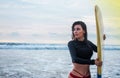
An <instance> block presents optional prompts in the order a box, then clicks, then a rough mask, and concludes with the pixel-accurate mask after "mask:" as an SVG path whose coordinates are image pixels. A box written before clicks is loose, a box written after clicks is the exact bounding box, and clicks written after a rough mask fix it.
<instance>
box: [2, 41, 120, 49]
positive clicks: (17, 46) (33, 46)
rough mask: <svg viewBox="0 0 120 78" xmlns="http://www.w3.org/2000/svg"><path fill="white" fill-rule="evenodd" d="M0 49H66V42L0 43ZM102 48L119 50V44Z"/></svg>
mask: <svg viewBox="0 0 120 78" xmlns="http://www.w3.org/2000/svg"><path fill="white" fill-rule="evenodd" d="M0 49H13V50H15V49H17V50H68V47H67V44H35V43H0ZM103 49H104V50H120V45H105V46H104V48H103Z"/></svg>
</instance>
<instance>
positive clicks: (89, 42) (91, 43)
mask: <svg viewBox="0 0 120 78" xmlns="http://www.w3.org/2000/svg"><path fill="white" fill-rule="evenodd" d="M87 43H88V44H90V45H95V44H94V43H93V42H92V41H90V40H87Z"/></svg>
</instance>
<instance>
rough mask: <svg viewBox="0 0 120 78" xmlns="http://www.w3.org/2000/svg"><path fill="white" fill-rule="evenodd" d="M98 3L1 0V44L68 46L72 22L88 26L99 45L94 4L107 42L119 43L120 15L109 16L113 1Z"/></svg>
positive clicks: (65, 0) (53, 0) (77, 0)
mask: <svg viewBox="0 0 120 78" xmlns="http://www.w3.org/2000/svg"><path fill="white" fill-rule="evenodd" d="M99 1H101V2H99ZM99 1H97V0H0V42H22V43H23V42H27V43H61V44H64V43H65V44H66V43H67V42H68V41H69V40H71V26H72V24H73V22H74V21H78V20H80V21H84V22H85V23H86V25H87V28H88V35H89V36H88V38H89V40H91V41H93V42H95V43H96V28H95V16H94V5H95V4H97V5H99V7H100V9H101V12H102V15H103V22H104V25H105V26H104V31H105V34H106V36H107V39H106V40H105V43H106V44H119V43H120V42H118V41H119V39H120V36H119V34H120V32H118V31H119V29H118V28H120V26H119V25H120V23H119V19H120V18H118V17H119V14H116V15H114V13H112V12H109V14H107V12H108V11H112V10H114V9H112V8H110V7H109V9H108V6H109V5H111V3H112V2H111V3H109V4H108V2H107V0H106V2H105V3H104V4H103V3H102V1H104V0H99ZM111 1H112V0H111ZM101 4H102V5H103V6H102V5H101ZM114 6H115V5H114ZM116 7H119V6H115V8H116ZM106 9H107V10H106ZM115 11H117V10H115ZM110 13H111V14H110ZM115 13H116V12H115ZM112 21H116V22H117V24H115V23H112Z"/></svg>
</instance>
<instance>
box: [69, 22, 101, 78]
mask: <svg viewBox="0 0 120 78" xmlns="http://www.w3.org/2000/svg"><path fill="white" fill-rule="evenodd" d="M68 48H69V51H70V55H71V58H72V63H73V69H72V71H71V72H70V74H69V76H68V78H91V74H90V65H94V64H95V65H96V66H101V65H102V61H99V59H95V60H94V59H91V56H92V55H93V51H95V52H97V47H96V45H95V44H93V43H92V42H91V41H89V40H88V39H87V28H86V24H85V23H84V22H82V21H76V22H74V23H73V25H72V40H71V41H69V42H68Z"/></svg>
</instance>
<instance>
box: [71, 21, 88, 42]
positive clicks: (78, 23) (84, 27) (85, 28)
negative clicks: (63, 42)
mask: <svg viewBox="0 0 120 78" xmlns="http://www.w3.org/2000/svg"><path fill="white" fill-rule="evenodd" d="M75 25H81V27H82V29H83V30H84V31H85V34H84V38H85V41H87V27H86V24H85V23H84V22H83V21H75V22H74V23H73V24H72V39H75V36H74V34H73V31H74V27H75Z"/></svg>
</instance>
